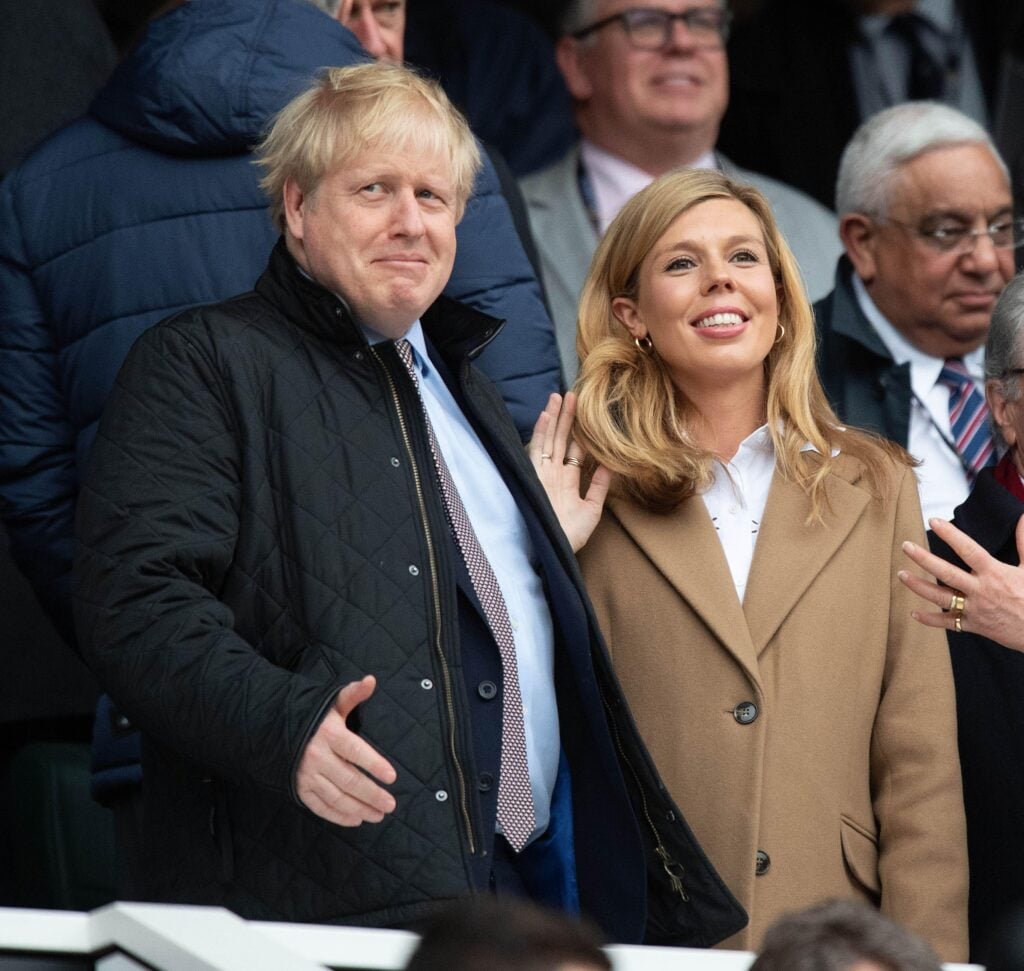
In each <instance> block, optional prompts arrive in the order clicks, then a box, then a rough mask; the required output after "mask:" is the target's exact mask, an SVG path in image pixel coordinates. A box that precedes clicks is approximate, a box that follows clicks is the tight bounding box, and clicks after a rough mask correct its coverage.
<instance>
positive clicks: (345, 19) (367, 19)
mask: <svg viewBox="0 0 1024 971" xmlns="http://www.w3.org/2000/svg"><path fill="white" fill-rule="evenodd" d="M338 19H339V20H340V21H341V23H342V25H343V26H345V27H347V28H348V29H349V30H351V31H352V33H353V34H355V35H356V37H357V38H358V40H359V43H360V44H362V45H363V47H364V48H365V50H366V52H367V53H368V54H369V55H370V56H371V57H372V58H374V59H375V60H378V61H387V62H389V63H391V64H401V63H402V56H403V53H404V43H405V0H350V2H346V3H342V5H341V10H340V11H339V13H338Z"/></svg>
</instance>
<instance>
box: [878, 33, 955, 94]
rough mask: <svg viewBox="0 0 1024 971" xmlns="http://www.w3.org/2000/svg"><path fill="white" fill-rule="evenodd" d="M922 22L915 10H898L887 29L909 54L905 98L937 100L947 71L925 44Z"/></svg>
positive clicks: (943, 85) (941, 92)
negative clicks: (900, 11) (901, 12)
mask: <svg viewBox="0 0 1024 971" xmlns="http://www.w3.org/2000/svg"><path fill="white" fill-rule="evenodd" d="M924 29H925V24H924V22H923V21H922V20H921V18H920V17H918V16H917V14H914V13H904V14H897V15H896V16H895V17H893V18H892V20H891V21H890V23H889V31H890V32H891V33H893V34H895V35H896V36H897V37H899V38H900V40H901V41H903V45H904V47H905V48H906V50H907V53H908V54H909V55H910V69H909V73H908V75H907V100H909V101H936V100H939V99H941V98H942V94H943V91H944V90H945V87H946V72H945V70H944V68H943V66H942V64H940V63H939V62H938V61H937V60H936V59H935V58H934V57H933V56H932V53H931V51H929V50H928V48H927V47H925V45H924V42H923V40H922V39H921V33H922V31H923V30H924Z"/></svg>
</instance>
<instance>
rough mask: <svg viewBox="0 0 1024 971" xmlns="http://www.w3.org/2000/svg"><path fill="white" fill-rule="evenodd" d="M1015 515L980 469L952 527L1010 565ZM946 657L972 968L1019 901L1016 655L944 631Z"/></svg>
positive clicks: (1023, 772)
mask: <svg viewBox="0 0 1024 971" xmlns="http://www.w3.org/2000/svg"><path fill="white" fill-rule="evenodd" d="M1022 514H1024V503H1021V502H1020V501H1019V500H1017V499H1016V498H1015V497H1014V496H1012V495H1011V494H1010V493H1009V492H1008V491H1007V490H1006V489H1005V488H1003V486H1002V485H1000V484H999V483H998V482H997V481H996V480H995V478H994V476H993V474H992V470H991V469H985V470H984V471H982V473H981V474H980V475H979V476H978V479H977V482H976V483H975V485H974V489H973V490H972V491H971V494H970V495H969V496H968V497H967V499H966V500H965V501H964V503H963V504H962V505H960V506H958V507H957V509H956V512H955V513H954V515H953V523H954V524H955V525H956V526H957V527H958V528H960V529H962V530H963V531H964V532H965V533H967V535H968V536H970V537H971V538H972V539H974V540H975V541H976V542H978V543H980V544H981V546H983V547H984V548H985V549H986V550H987V551H988V552H989V553H991V554H992V555H993V556H995V557H996V558H997V559H999V560H1002V562H1004V563H1011V564H1016V563H1017V562H1018V557H1017V544H1016V540H1015V536H1014V531H1015V529H1016V526H1017V520H1018V519H1019V518H1020V517H1021V515H1022ZM928 542H929V544H930V546H931V548H932V552H933V553H935V554H936V555H938V556H941V557H942V558H943V559H945V560H948V561H949V562H951V563H955V564H956V565H957V566H959V567H961V568H964V569H966V567H965V566H964V564H963V562H962V561H961V560H960V558H959V557H958V556H957V555H956V554H955V553H954V552H953V551H952V550H951V549H950V548H949V546H947V545H946V543H944V542H943V541H942V540H941V539H939V538H938V537H937V536H935V534H934V533H929V534H928ZM967 609H968V611H969V610H970V603H969V602H968V605H967ZM949 653H950V657H951V659H952V662H953V679H954V682H955V684H956V706H957V722H958V733H959V742H960V766H961V770H962V772H963V783H964V808H965V809H966V812H967V850H968V860H969V863H970V880H971V884H970V886H971V890H970V915H969V920H970V935H971V959H972V960H975V961H977V960H980V959H981V948H982V946H983V945H984V943H985V940H986V938H987V936H988V932H989V930H990V928H991V927H992V926H993V925H994V923H995V921H996V920H997V919H998V918H999V917H1000V916H1001V915H1002V914H1003V913H1004V912H1005V911H1006V910H1007V909H1008V908H1009V907H1010V905H1012V904H1018V903H1021V902H1022V901H1024V838H1022V834H1024V654H1019V653H1017V652H1016V651H1011V650H1008V649H1007V648H1005V647H1002V646H1001V645H999V644H997V643H995V641H990V640H988V639H987V638H985V637H981V636H980V635H978V634H971V633H969V632H966V631H965V632H964V633H962V634H956V633H953V632H950V634H949Z"/></svg>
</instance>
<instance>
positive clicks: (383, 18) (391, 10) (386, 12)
mask: <svg viewBox="0 0 1024 971" xmlns="http://www.w3.org/2000/svg"><path fill="white" fill-rule="evenodd" d="M401 12H402V4H401V3H400V2H399V0H389V2H388V3H378V4H377V5H376V6H375V7H374V8H373V15H374V17H376V18H377V20H378V22H380V23H382V24H384V25H385V26H390V25H391V24H392V23H393V22H394V21H396V20H397V19H398V17H399V15H400V14H401Z"/></svg>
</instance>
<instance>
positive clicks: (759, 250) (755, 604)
mask: <svg viewBox="0 0 1024 971" xmlns="http://www.w3.org/2000/svg"><path fill="white" fill-rule="evenodd" d="M814 347H815V344H814V325H813V319H812V315H811V309H810V306H809V304H808V301H807V298H806V296H805V293H804V290H803V286H802V284H801V282H800V278H799V273H798V270H797V267H796V264H795V262H794V260H793V257H792V255H791V254H790V252H789V249H788V247H787V246H786V243H785V241H784V240H783V239H782V237H781V235H780V233H779V230H778V228H777V226H776V224H775V221H774V219H773V217H772V214H771V211H770V209H769V207H768V204H767V203H766V201H765V200H764V198H763V196H761V195H760V194H759V193H758V192H757V191H756V190H754V189H751V188H749V187H746V186H742V185H738V184H735V183H733V182H731V181H730V180H729V179H727V178H726V177H724V176H722V175H720V174H718V173H714V172H678V173H673V174H670V175H667V176H665V177H663V178H661V179H659V180H658V181H657V182H655V183H653V184H652V185H651V186H650V187H649V188H647V189H645V190H644V191H643V192H641V193H640V194H639V195H637V196H636V197H635V198H634V199H633V200H632V201H631V202H630V203H629V204H628V205H627V206H626V207H625V208H624V209H623V210H622V212H621V213H620V215H619V216H618V218H617V219H616V220H615V222H614V223H613V224H612V226H611V227H610V228H609V230H608V233H607V235H606V236H605V237H604V239H603V241H602V243H601V245H600V247H599V248H598V250H597V253H596V254H595V257H594V261H593V264H592V265H591V269H590V275H589V278H588V280H587V283H586V286H585V288H584V291H583V295H582V298H581V304H580V314H579V335H578V349H579V353H580V358H581V360H582V369H581V374H580V379H579V381H578V384H577V388H576V395H575V396H573V395H569V396H567V398H566V401H565V403H564V407H561V408H560V402H559V401H558V399H557V398H553V399H552V401H551V402H550V403H549V405H548V408H547V409H546V410H545V412H544V414H543V415H542V416H541V417H540V419H539V420H538V423H537V429H536V434H535V437H534V441H533V443H532V444H531V457H532V459H533V462H534V465H535V467H536V468H537V470H538V473H539V474H540V476H541V478H542V480H543V481H544V482H545V485H546V487H547V489H548V492H549V495H550V496H551V499H552V503H553V505H554V506H555V508H556V510H557V511H558V512H559V516H560V518H561V520H562V522H563V525H564V527H565V529H566V533H567V534H568V536H569V538H570V540H571V541H572V543H573V546H574V548H576V549H577V551H578V553H579V558H580V564H581V566H582V569H583V573H584V577H585V579H586V582H587V588H588V591H589V593H590V596H591V598H592V600H593V603H594V606H595V609H596V611H597V615H598V620H599V622H600V624H601V627H602V629H603V631H604V634H605V636H606V638H607V640H608V644H609V648H610V650H611V652H612V657H613V660H614V663H615V667H616V669H617V672H618V675H619V677H620V678H621V680H622V684H623V687H624V689H625V692H626V695H627V697H628V700H629V702H630V704H631V706H632V708H633V711H634V712H635V714H636V718H637V721H638V722H639V726H640V729H641V733H642V734H643V735H644V736H645V738H646V740H647V743H648V744H649V746H650V749H651V752H652V754H653V755H654V757H655V760H656V762H657V764H658V765H659V767H660V770H661V772H662V774H663V777H664V778H665V780H666V782H667V783H668V784H669V787H670V790H671V794H672V795H673V796H674V798H675V799H676V800H677V801H678V803H679V805H680V806H681V808H682V809H683V810H684V812H685V813H686V817H687V819H688V820H689V821H690V823H691V825H692V826H693V828H694V830H695V832H696V835H697V837H698V838H699V839H700V841H701V843H702V845H703V846H704V847H705V848H706V849H707V851H708V854H709V856H710V858H711V860H712V862H713V863H714V865H715V866H716V868H717V869H718V871H719V873H720V874H721V875H722V877H723V878H724V879H725V881H726V883H727V884H728V885H729V887H730V889H731V890H732V891H733V893H735V894H736V896H737V897H738V898H739V900H740V902H741V903H742V904H743V905H744V907H746V909H747V911H748V913H749V914H750V923H749V925H748V927H747V928H746V930H745V931H743V932H741V933H740V934H739V935H736V936H735V937H733V938H731V939H729V940H728V941H726V942H725V944H724V946H726V947H741V948H754V949H756V948H758V947H759V946H760V943H761V939H762V936H763V933H764V931H765V929H766V928H767V927H768V925H770V924H771V923H772V922H773V921H774V920H775V919H776V918H777V917H778V916H779V915H781V914H782V913H784V912H786V911H789V910H793V909H796V908H800V907H804V906H807V905H809V904H813V903H815V902H817V901H821V900H823V899H825V898H829V897H845V898H854V899H860V900H866V901H869V902H871V903H873V904H875V905H876V906H879V907H880V908H881V910H882V911H884V912H885V913H886V914H888V915H889V916H890V917H893V918H894V919H896V920H897V921H899V922H900V923H902V924H904V925H906V926H907V927H909V928H910V929H911V930H913V931H915V932H916V933H918V934H920V935H921V936H922V937H924V938H925V939H926V940H928V941H929V942H930V943H931V944H932V945H933V947H935V948H936V950H937V951H938V952H939V953H940V954H942V955H943V957H944V958H945V959H946V960H962V959H964V958H965V956H966V954H967V933H966V918H967V913H966V899H967V863H966V848H965V837H964V815H963V802H962V796H961V790H960V774H959V766H958V762H957V747H956V724H955V716H954V700H953V687H952V680H951V675H950V665H949V657H948V654H947V652H946V648H945V644H944V642H943V639H942V637H941V635H939V636H935V635H936V632H935V631H932V630H926V629H924V628H923V627H921V626H920V625H917V624H915V623H914V622H913V620H912V619H911V616H910V612H911V597H910V595H909V593H908V592H907V591H906V590H905V589H904V587H903V586H902V585H901V584H900V583H899V582H898V580H897V579H896V571H897V567H898V566H900V565H901V563H900V561H901V559H902V554H901V552H900V544H901V542H902V541H903V540H904V539H905V538H906V537H908V536H911V535H913V536H914V537H916V538H917V540H918V542H921V541H922V540H923V536H922V534H921V513H920V507H919V504H918V497H917V489H916V483H915V478H914V472H913V468H912V461H911V460H910V458H909V457H908V456H907V455H906V454H905V453H903V452H902V451H901V450H900V449H898V448H897V447H896V446H893V445H890V444H887V443H883V442H881V441H879V440H876V439H873V438H870V437H868V436H867V435H866V434H863V433H860V432H857V431H854V430H853V429H848V428H843V427H841V426H840V425H839V424H838V422H837V420H836V418H835V415H834V414H833V412H832V411H831V409H830V408H829V406H828V404H827V402H826V400H825V397H824V395H823V393H822V390H821V387H820V385H819V382H818V379H817V376H816V374H815V367H814ZM574 412H575V426H574V428H573V429H572V438H570V435H569V432H570V428H571V427H572V423H573V417H574ZM587 465H589V466H590V468H589V469H587V468H586V467H585V466H587ZM595 470H596V471H595ZM581 471H583V472H588V471H589V472H591V473H592V474H591V478H590V484H589V486H588V491H587V493H586V496H585V498H582V499H581V498H580V473H581ZM609 486H610V499H609V501H608V503H607V506H606V508H604V510H603V513H602V512H601V505H602V500H603V497H604V493H605V491H606V490H607V489H608V488H609ZM598 520H600V521H599V522H598ZM595 523H596V529H595V528H594V525H595ZM591 530H593V533H592V535H591ZM584 544H585V545H584Z"/></svg>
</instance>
